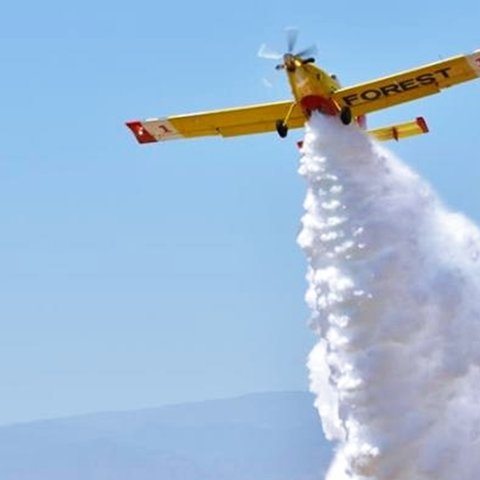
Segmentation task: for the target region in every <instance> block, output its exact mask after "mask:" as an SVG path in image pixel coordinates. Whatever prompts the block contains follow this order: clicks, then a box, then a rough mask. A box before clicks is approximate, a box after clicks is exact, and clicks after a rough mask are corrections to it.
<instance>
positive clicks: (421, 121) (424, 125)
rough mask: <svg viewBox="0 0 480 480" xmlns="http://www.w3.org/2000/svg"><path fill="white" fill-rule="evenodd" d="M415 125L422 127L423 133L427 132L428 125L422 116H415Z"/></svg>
mask: <svg viewBox="0 0 480 480" xmlns="http://www.w3.org/2000/svg"><path fill="white" fill-rule="evenodd" d="M417 125H418V126H419V127H420V128H421V129H422V132H423V133H428V132H429V130H428V125H427V122H426V121H425V119H424V118H423V117H417Z"/></svg>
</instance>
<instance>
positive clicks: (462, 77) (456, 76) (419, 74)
mask: <svg viewBox="0 0 480 480" xmlns="http://www.w3.org/2000/svg"><path fill="white" fill-rule="evenodd" d="M478 77H480V50H477V51H475V52H474V53H472V54H470V55H459V56H456V57H452V58H449V59H447V60H442V61H439V62H435V63H431V64H429V65H424V66H421V67H418V68H414V69H412V70H406V71H404V72H400V73H397V74H395V75H390V76H387V77H383V78H379V79H377V80H373V81H370V82H365V83H361V84H358V85H353V86H351V87H346V88H341V89H339V90H337V91H336V92H335V93H334V95H333V99H334V100H335V102H336V103H337V104H338V105H339V106H340V107H344V106H348V107H350V108H351V110H352V114H353V115H354V116H358V115H363V114H365V113H369V112H373V111H376V110H381V109H382V108H387V107H391V106H393V105H398V104H400V103H404V102H409V101H410V100H415V99H418V98H421V97H425V96H427V95H432V94H434V93H438V92H440V90H442V89H443V88H447V87H451V86H452V85H456V84H457V83H462V82H466V81H468V80H473V79H475V78H478Z"/></svg>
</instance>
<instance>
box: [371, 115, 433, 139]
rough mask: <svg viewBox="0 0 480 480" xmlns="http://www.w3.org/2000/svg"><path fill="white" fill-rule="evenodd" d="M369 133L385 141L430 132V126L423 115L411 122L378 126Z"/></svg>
mask: <svg viewBox="0 0 480 480" xmlns="http://www.w3.org/2000/svg"><path fill="white" fill-rule="evenodd" d="M368 133H369V134H370V135H372V136H373V137H375V138H376V139H377V140H379V141H382V142H384V141H386V140H400V139H402V138H406V137H412V136H413V135H421V134H423V133H428V126H427V122H426V121H425V119H424V118H423V117H417V118H416V119H415V120H412V121H411V122H405V123H400V124H398V125H391V126H389V127H381V128H376V129H375V130H369V131H368Z"/></svg>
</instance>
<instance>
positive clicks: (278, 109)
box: [126, 100, 305, 143]
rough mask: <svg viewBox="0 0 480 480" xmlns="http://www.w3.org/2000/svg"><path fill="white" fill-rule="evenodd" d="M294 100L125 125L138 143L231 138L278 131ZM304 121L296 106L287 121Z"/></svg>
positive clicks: (297, 123) (296, 125)
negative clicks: (217, 136)
mask: <svg viewBox="0 0 480 480" xmlns="http://www.w3.org/2000/svg"><path fill="white" fill-rule="evenodd" d="M292 103H293V102H292V101H291V100H289V101H284V102H275V103H264V104H260V105H250V106H247V107H239V108H229V109H223V110H214V111H211V112H203V113H193V114H188V115H177V116H172V117H166V118H152V119H147V120H139V121H132V122H127V123H126V125H127V127H128V128H130V130H131V131H132V132H133V134H134V135H135V137H136V139H137V140H138V142H139V143H152V142H159V141H164V140H174V139H177V138H193V137H204V136H210V135H221V136H222V137H232V136H236V135H246V134H251V133H262V132H270V131H275V130H276V121H277V120H280V119H282V120H283V119H284V118H285V117H286V116H287V113H288V111H289V109H290V108H291V107H292ZM304 123H305V116H304V115H303V112H302V110H301V108H300V106H298V105H295V106H294V107H293V110H292V114H291V116H290V119H289V121H288V127H289V128H299V127H302V126H303V125H304Z"/></svg>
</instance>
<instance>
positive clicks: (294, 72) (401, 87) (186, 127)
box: [126, 32, 480, 143]
mask: <svg viewBox="0 0 480 480" xmlns="http://www.w3.org/2000/svg"><path fill="white" fill-rule="evenodd" d="M296 36H297V35H296V33H295V32H293V33H292V32H290V34H289V36H288V51H287V53H285V54H284V55H280V56H279V58H281V59H282V63H281V64H279V65H277V67H276V68H277V70H284V71H285V73H286V74H287V77H288V81H289V83H290V87H291V90H292V93H293V100H285V101H281V102H274V103H264V104H258V105H248V106H244V107H238V108H228V109H222V110H213V111H209V112H202V113H192V114H187V115H176V116H171V117H165V118H151V119H147V120H140V121H131V122H127V123H126V125H127V126H128V127H129V128H130V130H131V131H132V132H133V133H134V135H135V137H136V139H137V140H138V142H139V143H152V142H159V141H164V140H173V139H178V138H194V137H204V136H210V135H220V136H222V137H232V136H237V135H248V134H253V133H263V132H270V131H277V133H278V135H279V136H280V137H282V138H284V137H286V136H287V133H288V130H289V129H291V128H299V127H302V126H303V125H304V123H305V121H306V120H308V119H309V118H310V116H311V114H312V112H314V111H318V112H321V113H322V114H325V115H332V116H338V117H339V119H340V121H341V122H342V123H343V124H345V125H348V124H350V123H351V122H352V121H354V122H357V123H358V125H359V126H360V127H362V128H364V129H366V117H365V115H366V114H367V113H370V112H375V111H377V110H381V109H384V108H388V107H393V106H394V105H398V104H400V103H404V102H409V101H411V100H416V99H418V98H421V97H425V96H427V95H432V94H434V93H438V92H440V91H441V90H442V89H444V88H447V87H451V86H452V85H456V84H457V83H462V82H466V81H468V80H473V79H475V78H478V77H479V76H480V50H476V51H475V52H474V53H472V54H468V55H459V56H455V57H451V58H448V59H446V60H441V61H438V62H435V63H430V64H427V65H423V66H421V67H418V68H413V69H411V70H406V71H404V72H400V73H397V74H394V75H389V76H386V77H381V78H378V79H375V80H372V81H369V82H365V83H359V84H357V85H353V86H350V87H342V86H341V85H340V83H339V81H338V80H337V78H336V76H335V75H330V74H329V73H327V72H326V71H324V70H322V69H321V68H319V67H317V66H316V65H314V62H315V59H314V58H313V57H312V56H310V55H311V54H312V52H313V48H310V49H305V50H303V51H301V52H299V53H293V50H294V45H295V41H296ZM259 55H260V56H263V57H266V58H276V57H277V56H276V55H272V54H271V53H270V52H268V51H267V50H266V49H265V48H263V49H262V48H261V49H260V52H259ZM427 132H428V127H427V124H426V122H425V120H424V119H423V118H422V117H418V118H416V119H415V120H413V121H410V122H405V123H400V124H397V125H391V126H388V127H383V128H378V129H375V130H371V131H369V132H368V133H369V134H371V135H372V136H373V137H375V138H377V139H378V140H382V141H383V140H393V139H394V140H399V139H401V138H405V137H410V136H413V135H419V134H422V133H427Z"/></svg>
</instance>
